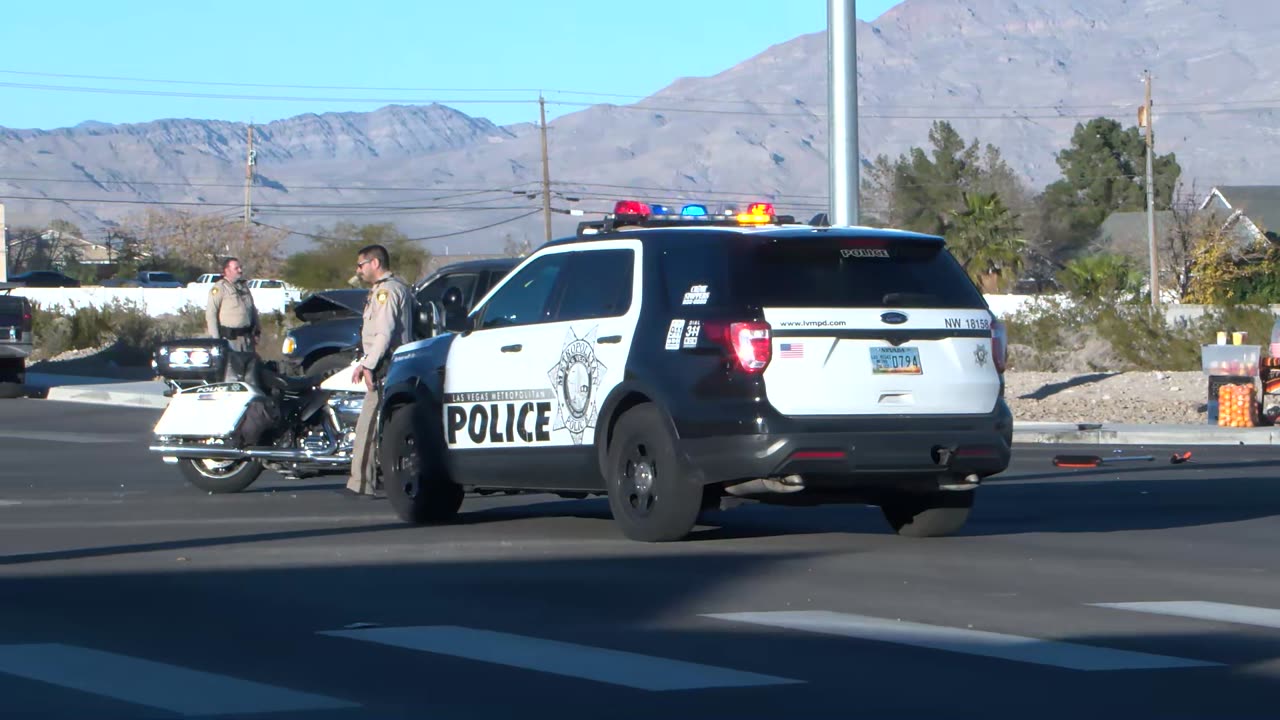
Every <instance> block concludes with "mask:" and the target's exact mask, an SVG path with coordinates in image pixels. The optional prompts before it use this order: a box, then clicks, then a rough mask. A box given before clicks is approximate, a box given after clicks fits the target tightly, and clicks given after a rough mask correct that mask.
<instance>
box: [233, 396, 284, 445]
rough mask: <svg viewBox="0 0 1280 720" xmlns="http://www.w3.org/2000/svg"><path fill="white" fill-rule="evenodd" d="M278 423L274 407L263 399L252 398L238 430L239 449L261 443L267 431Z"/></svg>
mask: <svg viewBox="0 0 1280 720" xmlns="http://www.w3.org/2000/svg"><path fill="white" fill-rule="evenodd" d="M279 423H280V417H279V413H278V412H276V409H275V405H274V404H272V403H269V402H267V401H265V400H264V399H263V398H260V397H258V398H254V399H253V401H251V402H250V403H249V406H248V407H246V408H245V411H244V418H243V419H242V420H241V421H240V427H239V429H238V435H239V442H238V445H239V446H240V447H253V446H254V445H259V444H261V443H262V441H263V438H264V437H266V435H267V433H268V431H270V430H271V429H272V428H274V427H275V426H276V425H278V424H279Z"/></svg>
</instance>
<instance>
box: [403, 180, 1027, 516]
mask: <svg viewBox="0 0 1280 720" xmlns="http://www.w3.org/2000/svg"><path fill="white" fill-rule="evenodd" d="M446 330H447V332H444V333H442V334H439V335H436V336H435V337H431V338H429V339H426V340H420V341H416V342H413V343H409V344H406V345H404V346H402V347H400V348H399V349H397V350H396V352H395V355H394V359H393V361H392V363H391V366H390V370H389V372H388V375H387V377H386V380H385V384H384V392H383V399H382V406H381V412H380V415H379V427H380V449H379V461H380V463H381V468H382V474H383V485H384V487H385V489H386V494H387V497H388V499H389V500H390V502H391V504H392V505H393V507H394V508H395V510H396V513H397V514H398V515H399V516H400V517H401V518H402V519H404V520H406V521H410V522H416V523H426V522H438V521H443V520H446V519H448V518H450V517H451V516H453V515H454V514H455V513H456V512H457V511H458V508H459V507H460V505H461V503H462V498H463V495H464V492H465V491H466V490H468V489H470V490H474V491H477V492H481V493H489V492H497V491H507V492H548V493H555V494H559V495H561V496H564V497H585V496H587V495H607V496H608V498H609V507H610V509H611V510H612V513H613V517H614V519H615V521H616V522H617V523H618V525H619V526H620V528H621V530H622V532H623V533H624V534H625V535H626V536H627V537H629V538H632V539H635V540H642V541H664V540H675V539H680V538H682V537H684V536H686V535H687V534H688V533H689V532H690V530H691V529H692V528H693V526H694V525H695V523H696V521H697V518H698V516H699V513H700V512H701V511H703V510H707V509H715V508H720V507H721V506H722V505H725V506H727V505H728V504H731V503H736V502H739V501H740V500H738V499H739V498H742V499H748V500H756V501H761V502H766V503H783V504H791V505H817V504H825V503H837V502H838V503H863V504H870V505H875V506H879V507H880V508H881V509H882V510H883V512H884V515H885V517H886V519H887V520H888V522H889V525H890V526H892V527H893V529H894V530H896V531H897V532H898V533H900V534H903V535H912V536H937V535H946V534H950V533H953V532H955V531H956V530H958V529H959V528H960V527H961V526H962V525H963V524H964V522H965V521H966V519H967V518H968V515H969V511H970V509H971V507H972V505H973V498H974V494H975V490H976V488H977V487H978V485H979V483H980V482H981V480H982V479H983V478H985V477H988V476H990V475H994V474H996V473H1000V472H1002V471H1004V470H1005V469H1006V467H1007V466H1008V464H1009V458H1010V444H1011V441H1012V427H1013V421H1012V416H1011V414H1010V412H1009V408H1008V406H1007V405H1006V404H1005V402H1004V398H1003V395H1004V381H1003V371H1004V358H1005V351H1006V350H1005V337H1004V329H1003V326H1002V325H1001V324H1000V323H999V322H998V321H997V320H996V318H995V316H994V315H993V314H992V312H991V311H990V309H989V308H988V306H987V304H986V302H985V300H984V299H983V297H982V295H981V293H980V292H979V291H978V290H977V288H976V287H975V286H974V285H973V283H972V282H971V281H970V280H969V278H968V276H967V275H966V274H965V272H964V270H963V269H962V268H961V266H960V265H959V263H958V262H956V260H955V259H954V258H953V257H952V256H951V254H950V253H949V252H948V251H947V249H946V247H945V246H944V243H943V240H942V239H941V238H939V237H934V236H930V235H921V234H915V233H909V232H901V231H892V230H879V229H872V228H864V227H825V226H822V225H821V224H818V225H815V224H799V223H796V222H795V220H794V219H793V218H790V217H787V216H777V215H775V214H774V212H773V208H772V206H771V205H769V204H766V203H758V204H754V205H752V206H751V207H750V208H749V210H748V212H746V213H741V214H734V213H732V211H730V212H729V213H727V214H721V215H715V214H708V213H707V211H706V208H705V206H701V205H690V206H685V207H684V208H682V209H681V210H680V211H679V212H677V213H671V212H670V211H667V210H666V209H665V208H661V207H656V208H655V207H651V206H649V205H646V204H644V203H640V202H637V201H623V202H619V203H618V204H617V206H616V207H615V211H614V213H613V214H612V215H609V216H606V219H605V220H603V221H598V222H586V223H582V224H581V225H580V226H579V229H578V233H577V235H576V236H575V237H572V238H566V239H561V240H556V241H552V242H549V243H547V244H546V245H544V246H542V247H540V248H539V249H538V250H537V251H536V252H534V253H532V254H531V255H530V256H529V257H528V258H526V259H525V260H524V261H523V262H522V263H521V264H520V265H519V266H518V267H516V268H515V269H514V270H512V271H511V272H510V273H509V274H508V275H507V276H506V277H505V278H504V279H503V280H502V282H500V283H499V284H497V285H496V286H494V288H493V289H492V290H490V291H489V292H488V294H487V295H486V296H485V297H483V298H482V299H481V300H480V301H479V302H478V303H477V304H476V306H475V309H474V310H473V311H472V312H471V313H470V315H469V316H468V317H466V318H464V319H462V321H461V322H459V323H457V324H455V325H454V326H453V327H446Z"/></svg>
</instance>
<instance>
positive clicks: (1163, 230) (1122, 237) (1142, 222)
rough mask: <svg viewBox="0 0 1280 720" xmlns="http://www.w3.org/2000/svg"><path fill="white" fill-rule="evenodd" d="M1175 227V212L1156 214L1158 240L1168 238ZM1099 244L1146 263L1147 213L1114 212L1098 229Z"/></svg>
mask: <svg viewBox="0 0 1280 720" xmlns="http://www.w3.org/2000/svg"><path fill="white" fill-rule="evenodd" d="M1171 227H1173V212H1171V211H1169V210H1160V211H1157V212H1156V240H1157V241H1159V240H1160V239H1162V238H1164V237H1166V236H1167V235H1168V234H1169V229H1170V228H1171ZM1098 242H1099V244H1101V245H1102V246H1103V247H1105V248H1107V249H1109V250H1110V251H1111V252H1116V253H1119V254H1121V255H1125V256H1127V257H1131V258H1134V259H1137V260H1142V261H1144V262H1145V261H1146V258H1147V251H1148V249H1149V245H1150V243H1149V242H1148V241H1147V213H1146V211H1143V210H1135V211H1132V212H1113V213H1111V214H1110V215H1108V216H1107V219H1106V220H1104V221H1102V225H1101V227H1099V228H1098Z"/></svg>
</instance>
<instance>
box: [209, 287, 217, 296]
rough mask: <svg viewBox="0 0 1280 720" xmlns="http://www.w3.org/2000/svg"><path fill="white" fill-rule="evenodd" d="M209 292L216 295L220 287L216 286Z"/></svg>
mask: <svg viewBox="0 0 1280 720" xmlns="http://www.w3.org/2000/svg"><path fill="white" fill-rule="evenodd" d="M209 292H211V293H213V294H214V295H217V294H218V288H214V289H212V290H210V291H209Z"/></svg>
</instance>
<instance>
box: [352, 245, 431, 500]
mask: <svg viewBox="0 0 1280 720" xmlns="http://www.w3.org/2000/svg"><path fill="white" fill-rule="evenodd" d="M356 274H357V275H358V276H359V277H360V279H361V280H363V281H364V282H366V283H370V284H371V286H372V287H370V288H369V296H368V297H367V298H365V303H364V319H363V321H362V323H361V326H360V346H361V352H362V354H361V357H360V361H359V363H358V364H357V365H356V368H355V370H354V371H353V372H352V374H351V381H352V382H354V383H360V382H363V383H364V386H365V387H366V388H367V389H368V394H367V395H365V398H364V407H363V408H362V409H361V411H360V419H359V420H357V421H356V439H355V447H354V448H353V454H352V458H351V478H350V479H349V480H348V481H347V489H348V490H350V491H351V492H353V493H358V494H366V495H372V494H373V491H374V482H375V480H376V477H375V475H376V472H375V471H376V463H375V455H374V440H375V433H374V432H373V418H374V415H375V414H376V413H377V411H378V402H379V400H380V399H381V395H382V380H383V378H385V377H386V374H387V367H388V366H389V365H390V364H391V353H392V352H394V351H395V349H396V348H397V347H399V346H401V345H403V344H405V343H407V342H410V341H412V340H413V339H414V317H413V314H414V304H415V303H414V298H413V290H412V289H410V288H409V286H408V285H406V284H405V283H404V281H403V280H401V279H400V278H399V277H397V276H396V275H395V273H393V272H391V258H390V257H389V256H388V254H387V249H386V248H385V247H383V246H381V245H369V246H367V247H364V248H361V250H360V252H359V254H358V255H357V258H356Z"/></svg>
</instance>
